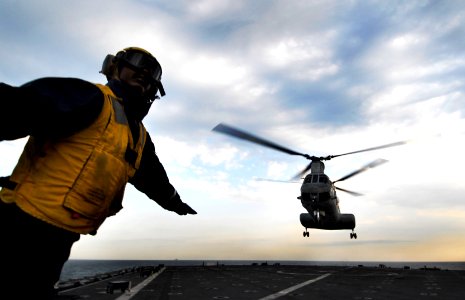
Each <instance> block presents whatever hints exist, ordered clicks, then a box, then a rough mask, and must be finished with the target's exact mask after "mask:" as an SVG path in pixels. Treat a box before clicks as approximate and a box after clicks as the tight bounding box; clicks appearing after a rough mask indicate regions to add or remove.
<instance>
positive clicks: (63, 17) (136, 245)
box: [0, 0, 465, 261]
mask: <svg viewBox="0 0 465 300" xmlns="http://www.w3.org/2000/svg"><path fill="white" fill-rule="evenodd" d="M0 25H1V26H0V41H1V43H2V47H0V57H1V59H0V82H5V83H8V84H11V85H21V84H24V83H26V82H28V81H30V80H33V79H36V78H39V77H46V76H62V77H78V78H82V79H85V80H88V81H91V82H95V83H105V77H104V76H102V75H101V74H99V73H98V71H99V70H100V67H101V64H102V62H103V59H104V58H105V56H106V55H107V54H109V53H112V54H115V53H116V52H117V51H119V50H121V49H123V48H126V47H129V46H138V47H142V48H145V49H147V50H149V51H150V52H152V53H153V54H154V55H155V56H156V57H157V59H158V60H159V61H160V63H161V65H162V67H163V78H162V81H163V84H164V86H165V89H166V92H167V95H166V97H164V98H163V99H162V100H161V101H157V102H156V103H155V104H154V105H153V106H152V109H151V111H150V113H149V115H148V116H147V117H146V119H145V120H144V123H145V125H146V127H147V129H148V131H149V132H150V134H151V136H152V139H153V140H154V142H155V146H156V149H157V153H158V156H159V158H160V160H161V161H162V163H163V164H164V166H165V169H166V170H167V172H168V175H169V177H170V180H171V182H172V183H173V185H174V186H175V187H176V188H177V190H178V192H179V194H180V195H181V197H182V199H183V201H185V202H187V203H189V204H190V205H191V206H192V207H193V208H194V209H195V210H196V211H197V212H198V215H195V216H178V215H176V214H174V213H172V212H169V211H165V210H163V209H162V208H161V207H159V206H158V205H157V204H156V203H154V202H153V201H151V200H150V199H148V198H147V197H146V196H145V195H143V194H141V193H140V192H138V191H136V190H135V189H134V188H133V187H132V186H130V185H128V188H127V192H126V195H125V200H124V203H123V205H124V209H123V210H122V211H121V212H120V213H119V214H117V215H116V216H114V217H111V218H109V219H107V221H106V222H105V223H104V225H103V226H102V227H101V228H100V230H99V232H98V234H97V235H96V236H82V237H81V240H80V241H79V242H78V243H76V244H75V245H74V248H73V251H72V254H71V258H89V259H174V258H178V259H266V260H273V259H276V260H284V259H289V260H337V261H341V260H377V261H399V260H404V261H427V260H431V261H464V260H465V235H464V234H463V232H464V231H465V180H464V175H463V169H464V167H465V158H464V155H463V153H465V151H464V150H465V143H463V141H464V140H465V116H464V112H465V110H464V109H465V100H464V99H465V98H464V92H465V76H464V75H465V51H464V49H465V44H464V38H463V37H464V36H465V7H464V6H463V2H462V1H458V0H457V1H453V0H445V1H432V0H431V1H375V0H372V1H358V0H355V1H337V0H334V1H333V0H330V1H313V0H312V1H297V0H290V1H279V0H273V1H264V0H258V1H245V0H242V1H241V0H239V1H237V0H235V1H216V0H203V1H187V0H174V1H173V0H169V1H168V0H162V1H155V0H153V1H152V0H138V1H129V0H119V1H109V0H104V1H90V0H84V1H68V0H66V1H58V0H43V1H25V0H19V1H2V2H1V3H0ZM2 100H4V99H2ZM221 122H224V123H226V124H230V125H232V126H236V127H239V128H242V129H244V130H246V131H249V132H251V133H253V134H255V135H259V136H261V137H263V138H266V139H268V140H271V141H274V142H276V143H278V144H281V145H283V146H285V147H287V148H290V149H293V150H295V151H298V152H303V153H308V154H310V155H329V154H341V153H346V152H350V151H355V150H360V149H364V148H369V147H373V146H378V145H383V144H387V143H391V142H395V141H401V140H408V141H409V143H407V144H406V145H404V146H400V147H394V148H389V149H382V150H379V151H372V152H365V153H360V154H354V155H350V156H343V157H339V158H335V159H333V160H330V161H327V162H326V173H327V174H328V176H329V177H330V178H331V179H332V180H336V179H338V178H341V177H342V176H344V175H346V174H348V173H350V172H352V171H354V170H356V169H358V168H360V167H361V166H363V165H366V164H367V163H369V162H371V161H373V160H375V159H377V158H383V159H386V160H388V161H389V162H388V163H386V164H383V165H382V166H380V167H378V168H375V169H372V170H370V171H367V172H365V173H362V174H360V175H358V176H356V177H353V178H351V179H349V180H347V181H344V182H340V183H339V184H338V186H340V187H341V188H345V189H349V190H354V191H357V192H360V193H363V194H364V196H363V197H353V196H351V195H349V194H345V193H343V192H339V193H338V195H339V199H340V207H341V211H342V212H343V213H353V214H354V215H355V216H356V221H357V227H356V232H357V234H358V239H357V240H351V239H350V238H349V232H350V231H347V230H344V231H318V230H310V237H309V238H303V236H302V232H303V230H304V229H303V227H302V226H301V224H300V222H299V215H300V213H302V212H304V209H303V207H302V206H301V205H300V202H299V200H297V199H296V197H297V196H298V195H299V191H300V184H299V183H281V182H272V181H259V180H257V179H258V178H268V179H274V180H288V179H290V178H291V177H292V176H294V175H295V174H296V173H297V172H299V171H300V170H302V169H303V168H304V167H305V166H306V164H307V163H308V162H307V160H305V159H304V158H302V157H299V156H289V155H287V154H284V153H281V152H277V151H274V150H271V149H268V148H264V147H260V146H258V145H255V144H252V143H248V142H246V141H240V140H238V139H233V138H230V137H227V136H224V135H221V134H218V133H215V132H212V131H211V129H212V128H213V127H215V126H216V125H217V124H218V123H221ZM24 143H25V140H24V139H23V140H18V141H3V142H1V143H0V153H1V159H0V176H5V175H8V174H10V172H11V170H12V169H13V167H14V165H15V162H16V160H17V158H18V157H19V155H20V152H21V150H22V146H23V145H24Z"/></svg>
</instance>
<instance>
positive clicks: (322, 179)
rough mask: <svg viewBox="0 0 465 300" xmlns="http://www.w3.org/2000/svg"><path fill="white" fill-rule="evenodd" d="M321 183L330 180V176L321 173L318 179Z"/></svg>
mask: <svg viewBox="0 0 465 300" xmlns="http://www.w3.org/2000/svg"><path fill="white" fill-rule="evenodd" d="M318 182H320V183H327V182H328V176H326V175H320V178H319V180H318Z"/></svg>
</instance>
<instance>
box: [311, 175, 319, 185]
mask: <svg viewBox="0 0 465 300" xmlns="http://www.w3.org/2000/svg"><path fill="white" fill-rule="evenodd" d="M316 182H318V175H313V176H312V183H316Z"/></svg>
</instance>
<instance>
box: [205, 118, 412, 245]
mask: <svg viewBox="0 0 465 300" xmlns="http://www.w3.org/2000/svg"><path fill="white" fill-rule="evenodd" d="M213 131H216V132H219V133H223V134H226V135H230V136H233V137H236V138H239V139H243V140H246V141H249V142H253V143H256V144H259V145H262V146H265V147H268V148H272V149H275V150H278V151H281V152H284V153H287V154H290V155H300V156H303V157H305V158H306V159H308V160H310V161H311V162H310V163H309V164H308V165H307V166H306V167H305V169H303V170H302V171H301V172H299V173H298V174H297V175H296V176H294V177H293V178H292V179H291V180H290V182H293V181H295V180H298V179H300V178H301V177H302V176H304V175H305V174H306V173H307V172H308V171H309V170H310V173H309V174H307V175H306V176H305V177H304V178H303V182H302V186H301V188H300V196H298V197H297V199H299V200H300V201H301V203H302V206H303V207H304V208H305V209H306V210H307V213H302V214H300V223H301V224H302V226H303V227H304V228H305V231H304V232H303V236H304V237H308V236H309V235H310V233H309V232H308V228H315V229H325V230H344V229H348V230H352V232H351V233H350V238H351V239H356V238H357V234H356V233H355V232H354V229H355V216H354V215H353V214H343V213H341V212H340V210H339V199H338V197H337V195H336V190H340V191H343V192H346V193H349V194H351V195H354V196H361V194H359V193H356V192H353V191H349V190H346V189H342V188H339V187H337V186H335V185H334V184H335V183H336V182H339V181H343V180H346V179H349V178H351V177H353V176H355V175H357V174H360V173H362V172H364V171H366V170H368V169H370V168H374V167H377V166H379V165H381V164H383V163H385V162H387V161H386V160H384V159H377V160H375V161H373V162H371V163H369V164H367V165H365V166H364V167H362V168H360V169H358V170H356V171H353V172H351V173H350V174H348V175H346V176H344V177H342V178H340V179H338V180H335V181H331V180H330V179H329V177H328V176H327V175H326V174H325V173H324V170H325V165H324V163H323V161H325V160H330V159H333V158H335V157H339V156H343V155H348V154H355V153H360V152H366V151H372V150H378V149H382V148H388V147H394V146H399V145H403V144H405V143H406V142H405V141H400V142H395V143H390V144H386V145H382V146H377V147H371V148H367V149H363V150H358V151H352V152H348V153H343V154H338V155H328V156H320V157H317V156H310V155H308V154H304V153H300V152H296V151H294V150H291V149H288V148H285V147H283V146H280V145H278V144H276V143H273V142H270V141H267V140H265V139H263V138H260V137H258V136H255V135H252V134H250V133H247V132H245V131H243V130H240V129H237V128H234V127H231V126H229V125H226V124H223V123H220V124H218V125H217V126H215V127H214V128H213Z"/></svg>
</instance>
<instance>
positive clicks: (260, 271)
mask: <svg viewBox="0 0 465 300" xmlns="http://www.w3.org/2000/svg"><path fill="white" fill-rule="evenodd" d="M115 280H118V281H125V280H126V281H131V286H132V289H131V291H129V292H124V293H122V292H121V291H119V290H117V291H115V292H114V294H108V293H106V287H107V284H108V282H109V281H115ZM118 298H119V299H120V300H129V299H131V300H144V299H163V300H166V299H176V300H183V299H190V300H192V299H202V300H203V299H205V300H206V299H235V300H236V299H237V300H242V299H244V300H245V299H256V300H258V299H263V300H271V299H282V300H285V299H312V300H313V299H316V300H318V299H365V300H369V299H379V300H383V299H389V300H393V299H465V271H447V270H420V269H411V270H409V269H397V268H375V267H327V266H285V265H274V266H211V267H201V266H192V267H189V266H187V267H166V268H164V269H163V271H162V272H159V273H157V274H154V275H152V276H151V277H148V278H147V277H141V276H139V274H138V273H129V274H124V275H121V276H118V277H117V278H109V279H106V280H103V281H99V282H96V283H93V284H89V285H86V286H82V287H78V288H75V289H71V290H67V291H63V292H61V293H60V297H58V299H96V300H104V299H118Z"/></svg>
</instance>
